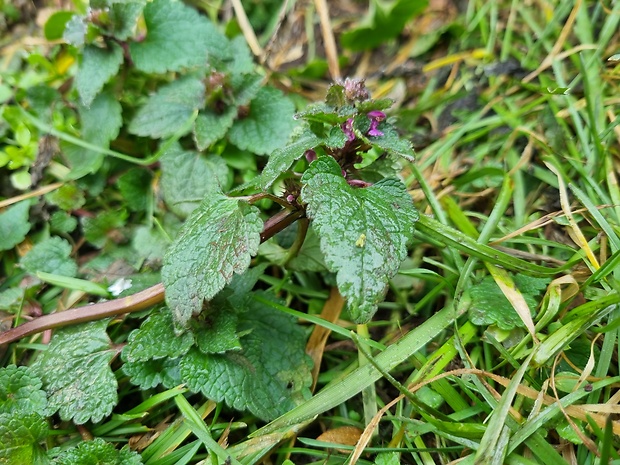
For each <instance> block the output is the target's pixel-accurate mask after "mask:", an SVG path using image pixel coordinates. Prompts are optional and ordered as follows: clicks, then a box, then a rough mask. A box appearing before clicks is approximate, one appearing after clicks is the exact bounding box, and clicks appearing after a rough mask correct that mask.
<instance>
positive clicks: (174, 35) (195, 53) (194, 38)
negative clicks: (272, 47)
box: [129, 0, 228, 73]
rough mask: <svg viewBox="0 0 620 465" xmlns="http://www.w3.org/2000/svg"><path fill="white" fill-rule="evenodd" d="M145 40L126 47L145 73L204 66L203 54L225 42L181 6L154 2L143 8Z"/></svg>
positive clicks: (163, 0)
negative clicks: (145, 30)
mask: <svg viewBox="0 0 620 465" xmlns="http://www.w3.org/2000/svg"><path fill="white" fill-rule="evenodd" d="M144 21H145V23H146V29H147V33H146V38H145V39H144V40H143V41H141V42H133V43H131V44H130V45H129V49H130V51H131V57H132V59H133V62H134V64H135V66H136V68H138V69H139V70H141V71H144V72H146V73H165V72H166V71H180V70H181V69H183V68H189V67H195V66H204V65H206V64H207V53H208V52H209V50H215V49H217V48H218V47H220V48H223V47H225V46H227V45H228V40H227V39H226V38H225V37H224V36H223V35H222V34H220V33H219V32H218V31H217V29H216V28H215V26H213V24H211V22H210V21H209V20H208V19H207V18H206V17H205V16H202V15H200V14H198V12H197V11H196V10H195V9H193V8H190V7H188V6H186V5H184V4H183V3H181V2H177V1H173V0H154V1H153V2H152V3H149V4H147V5H146V7H145V8H144Z"/></svg>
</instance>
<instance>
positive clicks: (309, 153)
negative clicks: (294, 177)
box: [304, 149, 316, 163]
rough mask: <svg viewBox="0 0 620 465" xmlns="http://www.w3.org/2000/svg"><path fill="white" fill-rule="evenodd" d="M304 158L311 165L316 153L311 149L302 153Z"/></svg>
mask: <svg viewBox="0 0 620 465" xmlns="http://www.w3.org/2000/svg"><path fill="white" fill-rule="evenodd" d="M304 156H305V157H306V160H308V163H312V162H313V161H314V160H316V152H315V151H314V150H312V149H310V150H306V151H305V152H304Z"/></svg>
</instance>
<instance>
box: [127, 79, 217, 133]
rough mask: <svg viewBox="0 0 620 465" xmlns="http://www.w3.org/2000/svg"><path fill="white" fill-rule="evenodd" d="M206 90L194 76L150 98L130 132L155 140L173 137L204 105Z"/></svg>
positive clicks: (169, 85) (168, 86)
mask: <svg viewBox="0 0 620 465" xmlns="http://www.w3.org/2000/svg"><path fill="white" fill-rule="evenodd" d="M204 92H205V87H204V84H203V83H202V81H201V80H200V79H199V78H197V77H194V76H184V77H182V78H180V79H177V80H175V81H172V82H171V83H170V84H167V85H165V86H163V87H161V88H160V89H159V90H158V91H157V93H155V94H154V95H152V96H151V97H149V99H148V101H147V102H146V105H144V106H143V107H142V108H140V109H139V110H138V112H137V113H136V116H135V117H134V118H133V120H132V121H131V123H130V124H129V132H131V133H132V134H136V135H138V136H149V137H152V138H165V137H170V136H172V135H173V134H175V133H176V132H177V131H179V130H180V129H181V128H183V126H184V125H185V124H186V123H187V121H188V120H189V118H190V117H191V116H192V113H193V112H194V111H195V110H197V109H199V108H202V107H203V105H204Z"/></svg>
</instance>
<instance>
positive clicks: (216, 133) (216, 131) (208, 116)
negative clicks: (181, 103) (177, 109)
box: [194, 106, 237, 150]
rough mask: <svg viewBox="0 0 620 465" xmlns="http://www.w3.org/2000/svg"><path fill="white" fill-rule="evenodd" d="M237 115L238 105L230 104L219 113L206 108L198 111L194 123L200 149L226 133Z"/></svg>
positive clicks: (207, 146)
mask: <svg viewBox="0 0 620 465" xmlns="http://www.w3.org/2000/svg"><path fill="white" fill-rule="evenodd" d="M236 117H237V107H235V106H229V107H228V108H226V110H225V111H224V112H223V113H221V114H217V113H215V112H214V111H213V110H210V109H206V110H202V111H201V112H200V113H198V117H197V118H196V122H195V123H194V140H195V141H196V147H197V148H198V150H205V149H207V148H209V147H210V146H211V145H213V144H214V143H215V142H217V141H218V140H220V139H221V138H222V137H224V136H225V135H226V131H228V130H229V129H230V128H231V126H232V125H233V123H234V121H235V118H236Z"/></svg>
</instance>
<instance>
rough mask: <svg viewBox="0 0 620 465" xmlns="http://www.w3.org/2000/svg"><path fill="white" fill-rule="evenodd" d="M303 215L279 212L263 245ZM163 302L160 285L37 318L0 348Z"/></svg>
mask: <svg viewBox="0 0 620 465" xmlns="http://www.w3.org/2000/svg"><path fill="white" fill-rule="evenodd" d="M303 215H304V212H303V210H288V211H281V212H279V213H276V214H275V215H274V216H272V217H271V218H269V219H268V220H267V221H265V225H264V226H263V231H262V232H261V235H260V240H261V242H264V241H266V240H267V239H269V238H271V237H273V236H274V235H275V234H277V233H279V232H280V231H282V230H283V229H285V228H286V227H288V226H290V225H291V224H292V223H294V222H295V221H296V220H298V219H299V218H301V217H303ZM163 301H164V285H163V284H162V283H159V284H156V285H155V286H153V287H149V288H148V289H145V290H144V291H140V292H138V293H136V294H134V295H130V296H128V297H122V298H120V299H115V300H109V301H107V302H101V303H98V304H93V305H86V306H83V307H78V308H72V309H69V310H65V311H62V312H57V313H52V314H50V315H45V316H42V317H39V318H36V319H34V320H32V321H29V322H27V323H24V324H23V325H20V326H17V327H16V328H13V329H10V330H8V331H5V332H4V333H0V345H2V344H8V343H10V342H13V341H17V340H18V339H21V338H23V337H26V336H30V335H31V334H36V333H40V332H42V331H45V330H48V329H54V328H61V327H63V326H69V325H74V324H78V323H86V322H89V321H95V320H101V319H104V318H112V317H115V316H119V315H124V314H126V313H133V312H139V311H141V310H144V309H146V308H148V307H151V306H153V305H157V304H159V303H161V302H163Z"/></svg>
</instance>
